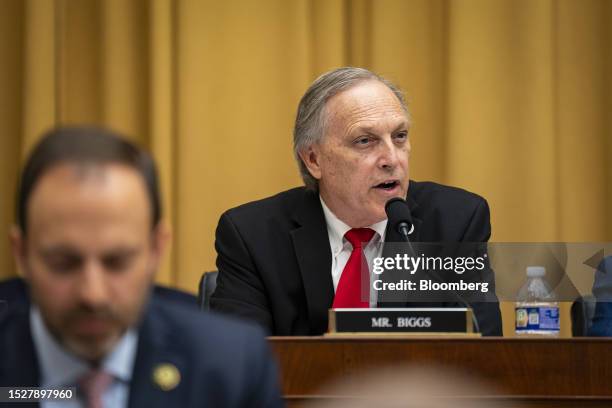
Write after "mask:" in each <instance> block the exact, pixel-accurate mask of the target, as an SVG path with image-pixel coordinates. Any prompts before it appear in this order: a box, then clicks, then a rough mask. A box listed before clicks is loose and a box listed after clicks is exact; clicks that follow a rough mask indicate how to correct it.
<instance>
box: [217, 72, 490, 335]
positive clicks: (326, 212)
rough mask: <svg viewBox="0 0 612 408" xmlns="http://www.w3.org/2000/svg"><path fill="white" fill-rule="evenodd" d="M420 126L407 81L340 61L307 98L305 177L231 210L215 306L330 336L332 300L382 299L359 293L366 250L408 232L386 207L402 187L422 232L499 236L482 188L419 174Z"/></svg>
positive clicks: (221, 234)
mask: <svg viewBox="0 0 612 408" xmlns="http://www.w3.org/2000/svg"><path fill="white" fill-rule="evenodd" d="M409 127H410V117H409V114H408V111H407V108H406V105H405V102H404V99H403V96H402V94H401V92H400V91H399V90H398V89H397V88H396V87H395V86H394V85H393V84H391V83H390V82H388V81H386V80H385V79H383V78H381V77H380V76H378V75H376V74H374V73H372V72H370V71H367V70H365V69H361V68H340V69H337V70H334V71H330V72H328V73H326V74H324V75H322V76H321V77H319V78H318V79H317V80H316V81H315V82H314V83H313V84H312V85H311V86H310V88H309V89H308V90H307V92H306V93H305V95H304V96H303V97H302V99H301V101H300V104H299V106H298V113H297V118H296V123H295V129H294V153H295V155H296V158H297V161H298V165H299V167H300V171H301V174H302V178H303V179H304V182H305V187H301V188H296V189H292V190H289V191H286V192H282V193H280V194H278V195H275V196H273V197H270V198H267V199H264V200H260V201H256V202H253V203H249V204H246V205H243V206H240V207H237V208H234V209H231V210H229V211H227V212H226V213H224V214H223V215H222V216H221V219H220V221H219V225H218V227H217V235H216V249H217V254H218V256H217V267H218V269H219V276H218V280H217V289H216V291H215V293H214V294H213V296H212V299H211V307H212V308H213V309H215V310H219V311H223V312H227V313H231V314H235V315H239V316H243V317H246V318H249V319H252V320H254V321H257V322H259V323H260V324H261V325H263V327H265V328H266V329H267V330H268V331H269V332H270V333H272V334H274V335H319V334H322V333H324V332H325V331H326V329H327V324H328V321H327V316H328V309H329V308H331V307H368V306H370V307H376V306H382V304H379V303H378V299H376V297H375V296H374V295H373V294H372V293H370V296H369V297H368V298H367V299H364V298H363V292H362V293H361V296H360V293H359V290H360V289H359V288H360V287H362V282H356V283H355V281H357V280H359V279H361V278H362V277H361V276H360V274H359V272H355V271H356V270H357V269H359V267H358V266H355V265H356V264H358V263H359V261H355V259H359V258H360V257H361V256H365V258H366V259H368V261H369V262H370V263H371V260H372V258H373V257H375V256H378V255H380V248H381V245H379V244H380V243H382V242H387V243H388V242H398V241H400V239H399V235H398V233H397V232H396V231H394V230H393V229H392V228H389V226H388V225H387V216H386V213H385V203H386V202H387V201H388V200H389V199H391V198H394V197H405V198H406V200H407V203H408V205H409V207H410V210H411V212H412V218H413V223H414V231H412V234H411V236H410V237H411V240H412V241H421V242H486V241H488V239H489V237H490V234H491V227H490V222H489V208H488V205H487V202H486V201H485V200H484V199H483V198H482V197H479V196H477V195H475V194H472V193H469V192H467V191H464V190H460V189H457V188H451V187H446V186H442V185H439V184H435V183H419V182H414V181H409V175H408V157H409V153H410V142H409V139H408V130H409ZM359 242H361V243H362V244H360V243H359ZM377 248H378V249H377ZM377 251H378V252H377ZM488 272H489V273H488V274H487V275H486V276H485V277H484V280H486V281H487V282H488V283H489V284H490V286H489V287H490V289H491V290H492V293H490V294H489V296H488V299H487V300H488V302H482V303H474V304H472V306H473V308H474V311H475V315H476V317H477V319H478V322H479V323H480V329H481V331H482V333H483V334H485V335H501V333H502V332H501V316H500V312H499V305H498V302H497V298H496V297H495V294H494V290H495V289H494V277H493V273H492V272H491V271H488ZM366 279H367V278H366ZM404 305H409V304H404ZM451 305H454V306H456V304H453V302H444V303H441V304H438V306H451ZM394 306H396V307H397V306H402V305H400V304H395V305H394ZM412 306H416V305H412Z"/></svg>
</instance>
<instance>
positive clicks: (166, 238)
mask: <svg viewBox="0 0 612 408" xmlns="http://www.w3.org/2000/svg"><path fill="white" fill-rule="evenodd" d="M171 240H172V231H171V229H170V225H169V224H168V223H167V222H166V221H165V220H161V221H160V222H159V223H158V224H157V226H156V227H155V228H154V229H153V242H152V245H153V248H152V255H153V268H152V272H153V274H155V272H157V270H158V268H159V266H160V264H161V261H162V259H163V257H164V255H166V253H167V251H168V248H169V247H170V242H171Z"/></svg>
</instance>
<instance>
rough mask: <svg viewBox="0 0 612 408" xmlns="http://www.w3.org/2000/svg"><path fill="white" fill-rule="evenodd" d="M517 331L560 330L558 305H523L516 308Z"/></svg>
mask: <svg viewBox="0 0 612 408" xmlns="http://www.w3.org/2000/svg"><path fill="white" fill-rule="evenodd" d="M515 313H516V326H515V327H516V331H517V332H523V331H534V330H535V331H540V330H542V331H557V332H558V331H559V307H558V306H521V307H517V308H516V309H515Z"/></svg>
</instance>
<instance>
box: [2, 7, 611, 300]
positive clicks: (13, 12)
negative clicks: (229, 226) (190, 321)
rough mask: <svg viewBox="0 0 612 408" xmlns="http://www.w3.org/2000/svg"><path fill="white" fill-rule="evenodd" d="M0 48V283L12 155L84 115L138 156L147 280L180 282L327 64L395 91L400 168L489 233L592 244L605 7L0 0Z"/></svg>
mask: <svg viewBox="0 0 612 408" xmlns="http://www.w3.org/2000/svg"><path fill="white" fill-rule="evenodd" d="M0 61H1V63H0V89H1V92H0V236H1V237H2V240H1V245H0V277H1V276H10V275H13V274H14V273H15V271H14V266H13V263H12V260H11V259H10V253H9V248H8V242H7V239H6V236H7V229H8V226H9V225H10V223H11V222H12V221H13V201H14V200H13V197H14V188H15V182H16V178H17V171H18V168H19V165H20V162H21V160H23V158H24V156H25V154H27V152H28V150H29V149H30V147H31V146H32V144H33V143H34V142H35V141H36V140H37V138H38V137H39V135H40V134H41V132H42V131H43V130H45V129H47V128H50V127H51V126H54V125H57V124H68V123H70V124H74V123H91V124H100V125H104V126H108V127H111V128H114V129H117V130H119V131H121V132H124V133H126V134H128V135H129V136H130V137H132V138H133V139H134V140H136V141H138V142H139V143H141V144H142V145H144V146H145V147H147V148H149V149H150V150H151V151H152V152H153V154H154V156H155V157H156V159H157V161H158V164H159V167H160V171H161V177H162V184H163V191H164V203H165V208H166V215H167V217H168V219H169V220H170V222H171V224H172V226H173V231H174V246H173V250H172V252H171V254H170V256H169V257H168V258H167V260H166V263H165V265H164V267H163V269H162V271H160V275H159V281H160V282H162V283H167V284H171V285H174V286H177V287H180V288H183V289H187V290H190V291H192V292H195V291H196V288H197V283H198V280H199V278H200V275H201V273H202V272H203V271H207V270H212V269H214V268H215V264H214V260H215V251H214V233H215V226H216V223H217V220H218V218H219V215H220V214H221V212H222V211H224V210H225V209H227V208H229V207H232V206H235V205H238V204H240V203H244V202H247V201H251V200H255V199H258V198H261V197H264V196H267V195H270V194H273V193H275V192H278V191H281V190H284V189H287V188H290V187H292V186H296V185H298V184H299V183H300V180H299V177H298V173H297V168H296V165H295V163H294V161H293V157H292V153H291V130H292V122H293V119H294V115H295V109H296V106H297V103H298V100H299V98H300V96H301V94H302V93H303V92H304V90H305V89H306V87H307V86H308V84H309V83H310V82H311V81H312V80H313V79H314V78H315V77H316V76H318V75H319V74H320V73H322V72H324V71H326V70H328V69H331V68H334V67H338V66H342V65H360V66H365V67H368V68H371V69H373V70H374V71H376V72H379V73H381V74H382V75H384V76H386V77H388V78H389V79H391V80H393V81H395V82H397V83H398V84H399V85H400V86H401V87H402V88H403V89H404V90H405V92H406V95H407V98H408V100H409V101H410V104H411V111H412V113H413V116H414V126H413V129H412V132H411V138H412V143H413V156H412V158H411V174H412V177H413V178H415V179H419V180H424V179H429V180H434V181H439V182H443V183H448V184H453V185H456V186H461V187H464V188H467V189H469V190H472V191H475V192H478V193H480V194H481V195H483V196H485V197H486V198H487V199H488V200H489V203H490V206H491V211H492V225H493V237H492V238H493V240H495V241H561V240H570V241H582V240H589V241H597V240H600V241H610V240H612V219H611V218H610V217H609V216H608V213H609V212H610V211H612V115H611V114H610V113H611V112H612V80H611V78H612V1H609V0H582V1H574V0H557V1H554V0H410V1H407V0H375V1H374V0H344V1H343V0H291V1H286V0H257V1H256V0H243V1H237V0H233V1H207V0H176V1H172V0H0ZM517 273H518V272H517Z"/></svg>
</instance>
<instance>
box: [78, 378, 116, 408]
mask: <svg viewBox="0 0 612 408" xmlns="http://www.w3.org/2000/svg"><path fill="white" fill-rule="evenodd" d="M112 382H113V376H112V375H110V374H109V373H107V372H105V371H102V370H92V371H90V372H88V373H87V374H85V375H84V376H83V377H81V378H80V379H79V390H80V391H81V392H82V394H83V397H84V399H85V406H86V407H87V408H102V406H103V404H102V395H103V394H104V392H105V391H106V389H107V388H108V387H109V386H110V385H111V383H112Z"/></svg>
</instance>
